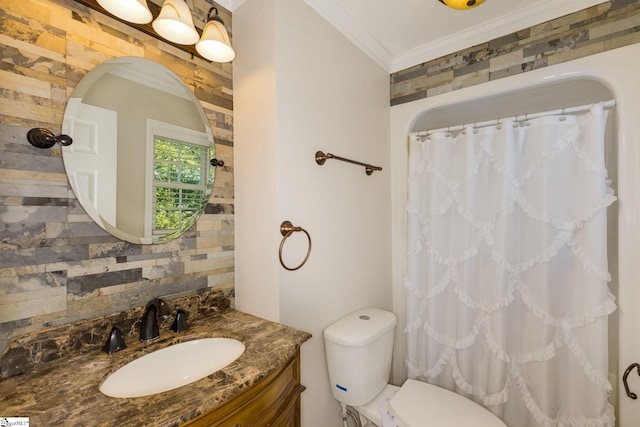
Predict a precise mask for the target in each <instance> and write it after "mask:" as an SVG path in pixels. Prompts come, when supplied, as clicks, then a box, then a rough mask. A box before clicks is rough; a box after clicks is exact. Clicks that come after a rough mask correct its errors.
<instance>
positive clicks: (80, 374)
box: [0, 309, 311, 427]
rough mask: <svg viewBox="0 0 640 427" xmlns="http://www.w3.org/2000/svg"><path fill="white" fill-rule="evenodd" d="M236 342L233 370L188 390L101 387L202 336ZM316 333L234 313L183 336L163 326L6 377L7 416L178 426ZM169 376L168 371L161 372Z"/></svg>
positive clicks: (2, 401)
mask: <svg viewBox="0 0 640 427" xmlns="http://www.w3.org/2000/svg"><path fill="white" fill-rule="evenodd" d="M209 337H226V338H235V339H237V340H239V341H241V342H243V343H244V344H245V346H246V350H245V352H244V353H243V354H242V355H241V356H240V357H239V358H238V359H237V360H236V361H235V362H233V363H231V364H230V365H228V366H227V367H225V368H223V369H221V370H219V371H217V372H215V373H213V374H211V375H209V376H208V377H205V378H203V379H201V380H198V381H196V382H194V383H191V384H189V385H186V386H183V387H180V388H177V389H174V390H170V391H167V392H164V393H160V394H155V395H152V396H147V397H138V398H112V397H107V396H105V395H103V394H102V393H101V392H100V391H99V389H98V387H99V385H100V384H101V382H102V381H103V380H104V378H105V377H106V376H107V375H109V374H110V373H112V372H114V371H115V370H117V369H118V368H120V367H121V366H123V365H125V364H126V363H128V362H130V361H131V360H134V359H136V358H138V357H140V356H142V355H144V354H147V353H150V352H152V351H154V350H158V349H160V348H163V347H166V346H168V345H170V344H174V343H177V342H182V341H189V340H193V339H198V338H209ZM309 338H311V335H310V334H308V333H306V332H303V331H299V330H297V329H294V328H290V327H287V326H285V325H281V324H278V323H274V322H270V321H267V320H264V319H260V318H258V317H254V316H251V315H248V314H245V313H241V312H239V311H235V310H231V309H230V310H226V311H223V312H221V313H217V314H214V315H211V316H210V317H206V318H200V319H197V320H194V321H193V322H192V323H191V322H190V328H189V330H187V331H185V332H180V333H177V334H176V333H174V332H172V331H169V330H166V329H162V330H161V331H160V339H158V340H156V341H153V342H151V343H146V344H144V343H140V342H138V341H137V340H136V342H130V341H132V340H128V341H127V343H126V344H127V346H128V347H127V348H126V349H124V350H122V351H120V352H118V353H115V354H112V355H108V354H106V353H103V352H102V351H99V350H98V351H93V352H91V353H86V354H81V355H78V356H74V357H68V358H64V359H60V360H57V361H55V362H52V363H48V364H46V365H44V366H42V367H41V368H39V369H36V370H35V371H33V372H29V373H25V374H21V375H16V376H12V377H9V378H6V379H2V380H0V416H3V417H29V421H30V425H31V426H32V427H39V426H54V425H65V426H68V425H75V426H81V425H82V426H85V425H86V426H88V425H91V426H116V425H135V426H177V425H179V424H181V423H183V422H185V421H187V420H190V419H192V418H195V417H197V416H198V415H200V414H202V413H205V412H207V411H210V410H212V409H214V408H217V407H218V406H220V405H222V404H223V403H225V402H227V401H228V400H229V399H230V398H232V397H233V396H235V395H237V394H238V393H240V392H242V391H244V390H246V389H247V388H248V387H250V386H251V385H253V384H255V383H257V382H258V381H260V380H261V379H263V378H264V377H266V376H267V375H269V374H270V373H271V372H273V371H275V370H277V369H278V368H279V367H281V366H283V365H284V364H285V363H286V362H287V361H288V360H289V359H290V358H291V357H293V356H294V355H295V354H296V352H297V350H298V349H299V347H300V346H301V345H302V343H304V342H305V341H307V340H308V339H309ZM158 375H162V372H158Z"/></svg>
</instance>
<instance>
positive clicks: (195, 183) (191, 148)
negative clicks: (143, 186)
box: [153, 135, 213, 235]
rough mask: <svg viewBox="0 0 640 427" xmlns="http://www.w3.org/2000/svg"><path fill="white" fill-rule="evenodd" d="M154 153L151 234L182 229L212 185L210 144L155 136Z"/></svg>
mask: <svg viewBox="0 0 640 427" xmlns="http://www.w3.org/2000/svg"><path fill="white" fill-rule="evenodd" d="M153 153H154V154H153V187H154V199H153V200H154V206H153V212H154V215H153V233H154V234H156V235H158V234H159V235H170V234H171V233H173V232H176V231H180V232H181V231H183V230H185V229H187V228H188V227H190V226H191V225H193V223H194V222H195V221H196V220H197V218H198V215H199V213H200V212H201V210H202V209H203V208H204V206H203V203H204V204H206V200H205V197H204V195H205V194H206V190H207V188H210V187H211V185H212V184H213V173H211V174H210V176H207V171H208V170H209V169H208V168H207V164H208V163H207V162H208V161H209V147H207V146H202V145H197V144H190V143H186V142H182V141H177V140H173V139H170V138H165V137H162V136H157V135H156V136H154V143H153ZM203 200H204V202H203Z"/></svg>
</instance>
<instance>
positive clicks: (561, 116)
mask: <svg viewBox="0 0 640 427" xmlns="http://www.w3.org/2000/svg"><path fill="white" fill-rule="evenodd" d="M565 120H567V118H566V117H565V116H564V107H563V108H562V110H560V121H561V122H564V121H565Z"/></svg>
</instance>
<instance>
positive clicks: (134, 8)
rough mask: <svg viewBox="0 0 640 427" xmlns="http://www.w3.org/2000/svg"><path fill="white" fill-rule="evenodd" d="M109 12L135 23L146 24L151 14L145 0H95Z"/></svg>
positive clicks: (149, 20) (151, 16)
mask: <svg viewBox="0 0 640 427" xmlns="http://www.w3.org/2000/svg"><path fill="white" fill-rule="evenodd" d="M97 1H98V4H99V5H100V6H102V7H104V8H105V9H106V10H107V11H108V12H109V13H111V14H113V15H115V16H117V17H118V18H120V19H124V20H125V21H128V22H133V23H135V24H147V23H149V22H151V20H152V19H153V15H152V14H151V11H150V10H149V5H147V0H97Z"/></svg>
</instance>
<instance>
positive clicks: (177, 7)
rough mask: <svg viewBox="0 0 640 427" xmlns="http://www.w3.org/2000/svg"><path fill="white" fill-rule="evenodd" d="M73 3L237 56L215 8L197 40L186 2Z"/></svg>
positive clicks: (215, 54) (182, 43) (183, 45)
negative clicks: (160, 4)
mask: <svg viewBox="0 0 640 427" xmlns="http://www.w3.org/2000/svg"><path fill="white" fill-rule="evenodd" d="M75 1H76V2H78V3H80V4H82V5H84V6H88V7H90V8H92V9H94V10H97V11H98V12H100V13H104V14H107V15H110V16H113V17H114V18H116V19H118V20H119V21H121V22H124V23H125V24H127V25H129V26H130V27H132V28H135V29H137V30H139V31H142V32H143V33H145V34H148V35H150V36H152V37H155V38H157V39H158V40H163V41H165V42H166V43H168V44H170V45H172V46H174V47H176V48H178V49H180V50H182V51H184V52H187V53H189V54H190V55H191V56H192V57H193V56H198V57H201V58H203V59H205V60H207V61H213V62H230V61H233V59H234V58H235V56H236V52H235V50H234V49H233V47H232V46H231V40H230V38H229V33H228V32H227V29H226V27H225V25H224V22H223V21H222V19H221V18H220V15H218V8H217V7H211V9H210V10H209V13H208V14H207V19H206V22H205V26H204V30H203V31H202V37H200V30H199V29H198V28H196V27H195V25H194V24H193V16H192V15H191V10H190V9H189V6H188V4H187V2H186V1H185V0H164V2H163V3H162V7H160V6H159V5H158V4H156V3H155V2H153V1H152V2H150V3H148V2H147V0H75ZM207 1H209V0H207ZM478 1H480V0H478ZM154 17H156V18H155V19H154ZM152 21H153V22H152Z"/></svg>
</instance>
